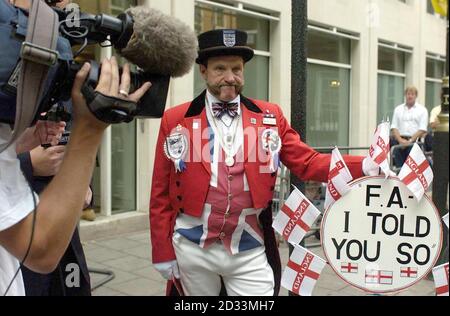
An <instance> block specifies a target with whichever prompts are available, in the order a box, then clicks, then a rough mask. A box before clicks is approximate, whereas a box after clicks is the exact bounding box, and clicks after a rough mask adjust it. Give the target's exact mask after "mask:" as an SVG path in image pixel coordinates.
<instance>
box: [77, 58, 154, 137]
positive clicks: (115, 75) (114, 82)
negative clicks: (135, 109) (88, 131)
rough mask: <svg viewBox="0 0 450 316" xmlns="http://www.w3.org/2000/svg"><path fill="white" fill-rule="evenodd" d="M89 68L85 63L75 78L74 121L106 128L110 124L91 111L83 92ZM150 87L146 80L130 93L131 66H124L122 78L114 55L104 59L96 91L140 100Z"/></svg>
mask: <svg viewBox="0 0 450 316" xmlns="http://www.w3.org/2000/svg"><path fill="white" fill-rule="evenodd" d="M89 70H90V65H89V64H84V65H83V67H82V68H81V70H80V71H79V72H78V73H77V76H76V78H75V82H74V85H73V89H72V100H73V104H74V121H75V124H82V125H83V126H84V127H86V128H94V129H99V130H104V129H105V128H106V127H107V126H108V124H106V123H104V122H101V121H100V120H98V119H97V118H95V116H94V115H93V114H92V113H91V112H90V111H89V109H88V106H87V104H86V101H85V98H84V96H83V94H82V93H81V88H82V86H83V83H84V81H85V80H86V78H87V76H88V74H89ZM150 87H151V83H149V82H146V83H145V84H144V85H142V87H140V88H139V89H138V90H136V91H135V92H134V93H132V94H130V95H128V92H129V89H130V68H129V66H128V65H125V66H124V68H123V73H122V78H120V74H119V66H118V64H117V60H116V58H115V57H112V58H111V59H110V60H109V59H105V60H103V62H102V68H101V72H100V79H99V82H98V85H97V87H96V89H95V91H98V92H100V93H102V94H104V95H106V96H110V97H116V98H119V99H123V100H128V101H133V102H138V101H139V99H140V98H141V97H142V96H143V95H144V94H145V93H146V92H147V90H148V89H149V88H150Z"/></svg>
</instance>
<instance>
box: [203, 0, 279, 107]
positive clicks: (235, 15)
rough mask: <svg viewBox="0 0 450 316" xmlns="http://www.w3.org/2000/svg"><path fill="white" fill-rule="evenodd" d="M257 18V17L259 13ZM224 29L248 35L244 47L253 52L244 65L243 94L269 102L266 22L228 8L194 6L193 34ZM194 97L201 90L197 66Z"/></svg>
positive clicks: (267, 23) (268, 42)
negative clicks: (239, 31)
mask: <svg viewBox="0 0 450 316" xmlns="http://www.w3.org/2000/svg"><path fill="white" fill-rule="evenodd" d="M260 15H261V14H260ZM224 28H237V29H241V30H244V31H246V32H247V33H248V45H249V46H250V47H252V48H253V49H254V50H255V57H253V59H252V60H251V61H249V62H248V63H247V64H246V66H245V90H244V94H245V95H247V96H249V97H252V98H256V99H262V100H268V99H269V66H270V20H269V19H265V18H258V17H254V16H250V15H245V14H242V13H240V12H237V11H235V10H233V9H232V8H230V9H228V8H226V6H223V5H221V6H217V7H216V6H214V5H212V4H204V3H202V2H200V1H199V2H197V4H196V7H195V31H196V32H197V34H200V33H203V32H206V31H209V30H214V29H224ZM194 76H195V81H194V94H195V95H199V94H200V93H201V92H202V91H203V90H204V89H205V83H204V80H203V79H202V77H201V75H200V72H199V69H198V67H195V75H194Z"/></svg>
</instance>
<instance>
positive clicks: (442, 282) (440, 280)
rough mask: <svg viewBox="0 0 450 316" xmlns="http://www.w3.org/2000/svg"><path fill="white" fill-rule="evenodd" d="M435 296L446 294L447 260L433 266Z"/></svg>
mask: <svg viewBox="0 0 450 316" xmlns="http://www.w3.org/2000/svg"><path fill="white" fill-rule="evenodd" d="M433 278H434V285H435V286H436V295H437V296H448V262H447V263H446V264H442V265H440V266H437V267H434V268H433Z"/></svg>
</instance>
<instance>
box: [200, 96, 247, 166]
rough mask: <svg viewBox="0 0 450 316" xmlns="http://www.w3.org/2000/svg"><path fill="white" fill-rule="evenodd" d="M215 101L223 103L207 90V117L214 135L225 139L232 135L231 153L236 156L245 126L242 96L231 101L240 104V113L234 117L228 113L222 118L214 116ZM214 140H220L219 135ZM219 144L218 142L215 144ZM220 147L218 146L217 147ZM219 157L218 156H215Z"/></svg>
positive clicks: (238, 111)
mask: <svg viewBox="0 0 450 316" xmlns="http://www.w3.org/2000/svg"><path fill="white" fill-rule="evenodd" d="M213 103H222V101H220V100H219V99H217V98H216V97H215V96H213V95H212V94H211V93H210V92H209V91H208V90H207V92H206V117H207V118H208V122H209V125H210V126H211V128H212V130H213V132H214V135H219V137H221V138H222V140H223V139H224V137H225V136H226V135H231V137H233V139H234V141H233V149H232V152H231V155H232V156H234V155H235V154H236V153H237V152H238V150H239V147H240V146H241V145H242V143H243V139H244V136H243V127H242V117H241V96H240V95H238V96H237V97H236V98H235V99H234V100H232V101H230V103H237V104H238V110H237V113H238V115H237V116H236V117H234V118H232V117H231V116H230V115H228V113H225V114H223V115H222V117H221V118H220V119H218V118H217V117H215V116H214V114H213V110H212V105H213ZM214 141H215V142H217V141H218V137H215V138H214ZM214 145H215V146H216V145H217V144H216V143H215V144H214ZM217 148H218V147H217ZM213 158H217V157H213Z"/></svg>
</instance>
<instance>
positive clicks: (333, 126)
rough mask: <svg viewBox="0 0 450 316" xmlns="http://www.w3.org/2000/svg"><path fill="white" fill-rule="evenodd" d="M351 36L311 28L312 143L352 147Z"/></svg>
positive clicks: (309, 123)
mask: <svg viewBox="0 0 450 316" xmlns="http://www.w3.org/2000/svg"><path fill="white" fill-rule="evenodd" d="M350 60H351V39H349V38H346V37H344V36H339V35H336V34H329V33H327V32H324V31H319V30H317V29H316V28H311V27H310V28H309V32H308V66H307V67H308V77H307V108H306V111H307V112H306V113H307V120H306V134H307V137H308V144H310V145H311V146H314V147H321V146H335V145H339V146H348V142H349V116H350V115H349V113H350V75H351V72H350V71H351V65H350Z"/></svg>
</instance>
